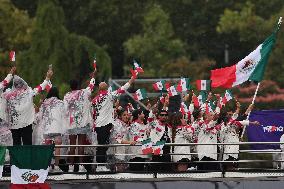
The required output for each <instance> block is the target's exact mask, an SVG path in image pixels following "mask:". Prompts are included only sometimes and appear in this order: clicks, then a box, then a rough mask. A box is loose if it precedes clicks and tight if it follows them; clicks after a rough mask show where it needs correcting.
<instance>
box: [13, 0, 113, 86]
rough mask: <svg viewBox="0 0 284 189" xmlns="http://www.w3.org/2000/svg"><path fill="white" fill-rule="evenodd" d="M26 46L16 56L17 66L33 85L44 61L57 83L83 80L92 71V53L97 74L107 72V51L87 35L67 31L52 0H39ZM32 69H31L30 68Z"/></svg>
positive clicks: (108, 60) (104, 76)
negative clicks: (97, 65)
mask: <svg viewBox="0 0 284 189" xmlns="http://www.w3.org/2000/svg"><path fill="white" fill-rule="evenodd" d="M36 15H37V17H36V22H35V27H34V30H33V32H32V41H31V45H30V48H29V49H28V50H27V51H24V52H23V53H22V54H21V56H20V59H19V60H20V64H19V67H20V70H21V74H23V76H24V78H25V79H26V80H27V81H29V82H30V83H32V84H33V85H36V84H37V83H39V82H40V81H41V80H42V79H43V75H44V73H45V72H46V70H47V68H48V65H49V64H52V65H53V68H54V72H55V77H54V79H53V82H54V83H55V84H57V85H59V84H63V83H68V82H69V80H70V79H72V78H76V79H78V80H79V81H81V82H83V81H84V80H86V79H88V76H89V75H88V73H90V72H91V71H92V68H91V66H92V61H93V58H94V53H95V52H96V54H97V61H98V62H100V67H99V69H100V74H99V77H100V78H106V77H109V76H110V75H111V66H110V64H111V62H110V58H109V56H108V55H107V53H106V52H105V51H104V49H102V48H101V47H99V46H98V45H96V44H95V42H94V41H93V40H91V39H89V38H87V37H84V36H80V35H77V34H74V33H70V32H69V31H68V30H67V29H66V28H65V26H64V22H65V21H64V19H65V18H64V12H63V9H62V8H61V7H60V6H59V4H58V2H57V1H56V0H51V1H45V0H41V1H39V5H38V10H37V13H36ZM31 70H32V71H31Z"/></svg>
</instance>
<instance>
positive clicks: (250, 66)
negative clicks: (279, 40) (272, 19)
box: [211, 17, 282, 88]
mask: <svg viewBox="0 0 284 189" xmlns="http://www.w3.org/2000/svg"><path fill="white" fill-rule="evenodd" d="M281 20H282V17H280V19H279V22H278V24H277V27H276V29H275V30H274V32H273V33H272V34H271V35H270V36H269V37H268V38H266V39H265V41H264V42H263V43H262V44H260V45H259V46H258V47H257V48H256V49H255V50H254V51H252V52H251V53H250V54H249V55H247V56H246V57H245V58H244V59H242V60H241V61H239V62H238V63H237V64H235V65H233V66H230V67H225V68H221V69H216V70H211V80H212V87H222V88H231V87H234V86H237V85H240V84H242V83H244V82H246V81H248V80H250V81H256V82H260V81H261V80H262V79H263V76H264V71H265V68H266V65H267V63H268V59H269V56H270V53H271V51H272V49H273V47H274V45H275V42H276V36H277V33H278V31H279V28H280V25H281Z"/></svg>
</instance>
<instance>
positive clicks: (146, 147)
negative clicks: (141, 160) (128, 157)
mask: <svg viewBox="0 0 284 189" xmlns="http://www.w3.org/2000/svg"><path fill="white" fill-rule="evenodd" d="M152 152H153V145H152V140H151V138H148V139H146V140H143V141H142V154H144V155H148V154H152Z"/></svg>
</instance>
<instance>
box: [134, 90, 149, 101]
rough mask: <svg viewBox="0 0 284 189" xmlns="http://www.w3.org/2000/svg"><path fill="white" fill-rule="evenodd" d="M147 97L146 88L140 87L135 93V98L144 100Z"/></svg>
mask: <svg viewBox="0 0 284 189" xmlns="http://www.w3.org/2000/svg"><path fill="white" fill-rule="evenodd" d="M145 98H147V92H146V89H138V90H137V91H136V92H135V94H134V99H135V100H143V99H145Z"/></svg>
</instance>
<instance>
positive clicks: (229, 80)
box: [211, 65, 236, 89]
mask: <svg viewBox="0 0 284 189" xmlns="http://www.w3.org/2000/svg"><path fill="white" fill-rule="evenodd" d="M211 80H212V83H211V86H212V87H214V88H216V87H223V88H227V89H228V88H231V87H232V85H233V83H234V82H235V81H236V65H233V66H230V67H226V68H221V69H216V70H211Z"/></svg>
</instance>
